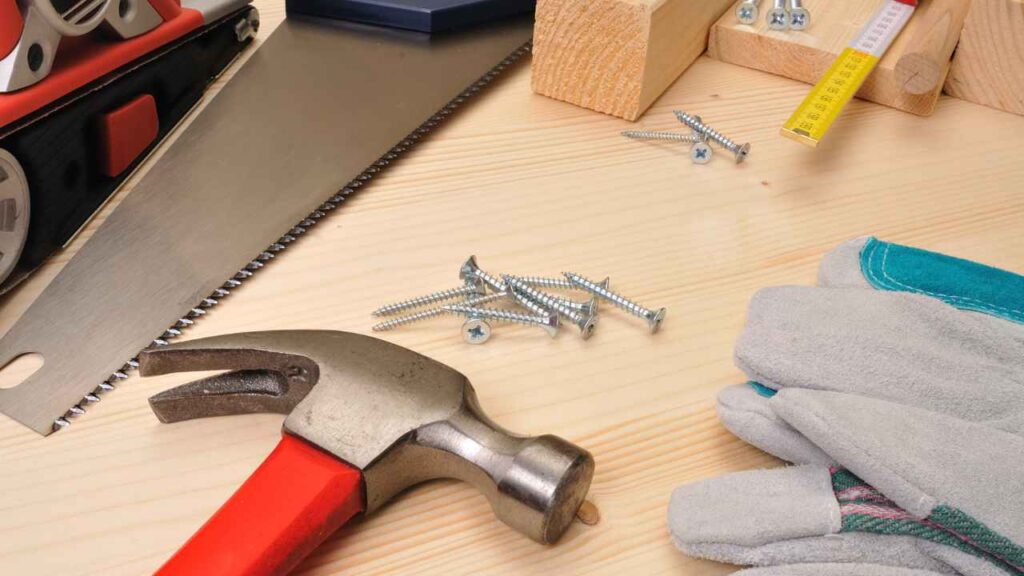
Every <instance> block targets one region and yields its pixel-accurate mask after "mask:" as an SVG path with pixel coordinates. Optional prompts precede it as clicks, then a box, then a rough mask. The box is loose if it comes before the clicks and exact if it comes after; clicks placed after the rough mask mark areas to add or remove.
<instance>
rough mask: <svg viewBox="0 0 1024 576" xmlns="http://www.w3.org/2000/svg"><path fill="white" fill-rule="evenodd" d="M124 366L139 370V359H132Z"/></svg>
mask: <svg viewBox="0 0 1024 576" xmlns="http://www.w3.org/2000/svg"><path fill="white" fill-rule="evenodd" d="M124 364H125V366H128V367H129V368H138V367H139V359H138V358H132V359H131V360H129V361H127V362H125V363H124Z"/></svg>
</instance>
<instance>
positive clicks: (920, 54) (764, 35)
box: [708, 0, 969, 116]
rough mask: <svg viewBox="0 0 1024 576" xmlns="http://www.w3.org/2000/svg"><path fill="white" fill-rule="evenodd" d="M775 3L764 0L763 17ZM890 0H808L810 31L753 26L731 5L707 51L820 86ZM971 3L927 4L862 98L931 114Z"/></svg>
mask: <svg viewBox="0 0 1024 576" xmlns="http://www.w3.org/2000/svg"><path fill="white" fill-rule="evenodd" d="M770 2H771V0H762V2H761V4H762V10H761V12H762V15H763V14H764V12H765V8H766V4H767V3H770ZM883 2H884V0H843V1H842V2H830V1H829V0H804V6H805V7H806V8H807V9H808V10H809V11H810V12H811V25H810V27H808V28H807V30H806V31H803V32H778V31H772V30H768V25H767V23H766V22H765V21H764V19H763V17H762V18H760V19H759V20H758V21H757V22H756V23H755V24H754V25H751V26H747V25H744V24H740V23H739V22H737V21H736V16H735V15H734V14H733V11H729V12H726V14H725V15H724V16H722V18H721V19H720V20H719V21H718V22H717V23H716V24H715V26H714V27H712V29H711V40H710V42H709V45H708V54H709V55H711V57H713V58H717V59H719V60H722V61H724V62H730V63H733V64H739V65H741V66H746V67H748V68H754V69H757V70H763V71H765V72H771V73H772V74H778V75H780V76H785V77H787V78H792V79H794V80H800V81H801V82H807V83H808V84H815V83H816V82H817V81H818V80H819V79H820V78H821V77H822V76H823V75H824V74H825V71H826V70H828V67H829V66H830V65H831V64H832V62H833V61H834V60H835V59H836V57H838V56H839V54H840V52H842V51H843V49H844V48H846V47H847V45H848V44H849V43H850V41H851V40H852V39H853V38H854V37H855V36H856V35H857V34H858V33H859V32H860V30H861V28H862V27H863V26H864V25H865V24H867V23H868V21H870V20H871V17H872V16H874V14H875V12H876V11H877V10H878V8H879V7H880V6H881V5H882V4H883ZM968 8H969V1H968V0H925V1H924V2H922V4H921V6H920V7H919V8H918V9H917V13H916V14H915V15H914V18H913V19H912V20H911V21H910V23H909V24H908V25H907V27H906V28H905V29H904V30H903V32H902V33H901V34H900V36H899V37H898V38H897V39H896V41H895V42H894V43H893V45H892V47H891V48H890V49H889V51H888V52H887V53H886V55H885V57H884V58H882V61H881V62H880V63H879V64H878V68H876V69H875V71H874V72H873V73H872V74H871V76H869V77H868V80H867V82H865V83H864V86H863V87H862V88H861V90H860V92H858V93H857V96H858V97H860V98H863V99H864V100H870V101H872V102H877V103H879V104H884V105H886V106H891V107H893V108H896V109H898V110H903V111H906V112H911V113H913V114H918V115H922V116H927V115H929V114H931V113H932V112H933V111H934V110H935V104H936V102H937V101H938V98H939V94H940V92H941V91H942V83H943V80H944V79H945V77H946V74H947V72H948V71H949V61H950V57H951V56H952V53H953V50H954V48H955V47H956V41H957V38H958V37H959V34H960V30H961V28H962V26H963V21H964V18H965V16H966V13H967V9H968ZM898 68H899V70H900V71H899V72H897V69H898Z"/></svg>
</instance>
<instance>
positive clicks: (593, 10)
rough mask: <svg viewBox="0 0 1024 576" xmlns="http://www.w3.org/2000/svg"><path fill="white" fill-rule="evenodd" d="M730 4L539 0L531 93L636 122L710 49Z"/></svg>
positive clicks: (724, 0)
mask: <svg viewBox="0 0 1024 576" xmlns="http://www.w3.org/2000/svg"><path fill="white" fill-rule="evenodd" d="M729 2H730V0H702V1H701V2H693V1H692V0H540V1H539V2H537V23H536V25H535V28H534V38H533V43H534V48H533V54H534V59H533V90H534V92H536V93H538V94H543V95H545V96H549V97H551V98H556V99H558V100H563V101H565V102H570V103H572V104H576V105H577V106H583V107H584V108H589V109H591V110H597V111H599V112H604V113H606V114H611V115H612V116H618V117H620V118H625V119H627V120H636V119H637V118H639V117H640V115H641V114H643V113H644V111H645V110H647V108H648V107H649V106H650V105H651V103H652V102H654V100H655V99H656V98H658V96H660V95H661V94H662V92H664V91H665V89H666V88H668V86H669V85H670V84H671V83H672V82H674V81H675V80H676V78H678V77H679V75H680V74H682V72H683V70H685V69H686V68H687V67H688V66H689V65H690V64H692V63H693V61H694V60H696V59H697V57H698V56H700V55H701V53H703V52H704V49H705V48H706V47H707V39H708V29H709V28H710V27H711V24H712V23H713V22H714V21H715V20H716V19H717V18H718V16H719V15H721V14H722V12H723V11H724V10H725V9H726V7H727V6H728V5H729Z"/></svg>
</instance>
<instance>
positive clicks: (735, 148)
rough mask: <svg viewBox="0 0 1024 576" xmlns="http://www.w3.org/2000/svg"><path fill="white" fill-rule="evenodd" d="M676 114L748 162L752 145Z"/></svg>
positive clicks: (741, 160) (693, 118)
mask: <svg viewBox="0 0 1024 576" xmlns="http://www.w3.org/2000/svg"><path fill="white" fill-rule="evenodd" d="M781 1H782V2H785V0H781ZM675 114H676V118H678V119H679V121H680V122H682V123H683V124H686V125H687V126H689V127H690V128H692V129H694V130H696V131H698V132H700V133H702V134H705V135H707V137H708V138H710V139H711V140H712V141H714V142H715V143H716V144H718V145H719V146H721V147H722V148H725V149H726V150H728V151H729V152H732V153H733V154H734V155H735V156H736V163H737V164H739V163H740V162H743V161H744V160H746V159H747V156H748V155H749V154H750V144H742V145H740V144H737V143H736V142H734V141H732V140H730V139H729V138H726V137H725V136H724V135H723V134H722V133H721V132H719V131H718V130H715V129H713V128H711V127H710V126H708V125H707V124H705V123H703V122H701V121H700V120H699V119H698V118H697V117H695V116H692V115H690V114H687V113H686V112H683V111H681V110H676V111H675Z"/></svg>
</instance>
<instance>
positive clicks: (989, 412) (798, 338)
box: [736, 286, 1024, 434]
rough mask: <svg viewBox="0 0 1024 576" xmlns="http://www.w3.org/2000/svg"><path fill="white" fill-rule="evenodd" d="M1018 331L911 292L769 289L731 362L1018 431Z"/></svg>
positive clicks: (1021, 347)
mask: <svg viewBox="0 0 1024 576" xmlns="http://www.w3.org/2000/svg"><path fill="white" fill-rule="evenodd" d="M1022 329H1024V327H1022V326H1017V325H1013V324H1010V323H1008V322H1005V321H1002V320H997V319H995V318H991V317H987V316H982V315H978V314H964V313H962V312H960V311H958V310H956V309H955V308H952V307H950V306H947V305H945V304H943V303H942V302H939V301H938V300H935V299H933V298H928V297H925V296H919V295H915V294H903V293H898V292H879V291H870V290H857V289H824V288H806V287H796V286H790V287H780V288H769V289H765V290H762V291H760V292H758V293H757V294H756V295H755V296H754V298H753V299H752V300H751V304H750V310H749V313H748V320H747V325H746V327H745V329H744V331H743V333H742V334H741V336H740V339H739V341H738V342H737V344H736V363H737V365H738V366H739V367H740V369H742V370H743V371H744V372H745V373H746V374H747V376H749V377H750V379H751V380H754V381H756V382H760V383H761V384H764V385H765V386H768V387H769V388H774V389H781V388H783V387H797V388H814V389H823V390H834V391H839V392H853V393H857V394H862V395H866V396H873V397H877V398H883V399H887V400H892V401H896V402H900V403H904V404H914V405H919V406H922V407H925V408H928V409H929V410H933V411H936V412H941V413H943V414H948V415H952V416H956V417H958V418H963V419H966V420H971V421H985V422H989V423H991V424H992V425H993V426H998V427H1000V428H1003V429H1005V430H1009V431H1012V432H1015V433H1021V434H1024V409H1022V403H1024V400H1022V399H1024V362H1021V361H1020V358H1021V357H1022V356H1024V343H1022V342H1024V341H1017V340H1016V339H1015V337H1014V333H1015V331H1016V332H1020V333H1021V334H1024V332H1022V331H1021V330H1022Z"/></svg>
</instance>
